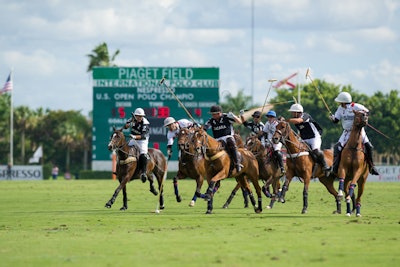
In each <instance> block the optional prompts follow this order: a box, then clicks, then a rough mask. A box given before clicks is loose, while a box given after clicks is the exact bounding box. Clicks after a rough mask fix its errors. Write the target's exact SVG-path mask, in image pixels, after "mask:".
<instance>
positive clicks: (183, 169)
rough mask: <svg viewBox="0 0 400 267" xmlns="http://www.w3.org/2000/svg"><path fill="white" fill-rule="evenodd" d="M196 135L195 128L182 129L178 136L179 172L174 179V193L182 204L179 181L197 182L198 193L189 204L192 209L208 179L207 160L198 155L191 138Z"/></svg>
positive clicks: (196, 192)
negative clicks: (193, 180) (192, 180)
mask: <svg viewBox="0 0 400 267" xmlns="http://www.w3.org/2000/svg"><path fill="white" fill-rule="evenodd" d="M193 133H194V129H193V128H190V129H188V128H182V129H180V130H179V132H178V135H177V141H178V142H177V143H178V148H179V151H180V157H179V165H178V172H177V174H176V176H175V177H174V180H173V183H174V192H175V197H176V201H178V202H181V201H182V198H181V196H180V195H179V188H178V180H180V179H184V178H186V177H190V178H193V179H195V180H196V191H195V193H194V195H193V197H192V200H191V201H190V203H189V206H190V207H194V205H195V203H196V200H197V197H201V192H200V191H201V187H202V185H203V182H204V177H206V169H205V160H204V157H203V155H201V154H198V153H196V150H195V147H194V144H193V142H191V137H192V135H193Z"/></svg>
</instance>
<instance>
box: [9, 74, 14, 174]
mask: <svg viewBox="0 0 400 267" xmlns="http://www.w3.org/2000/svg"><path fill="white" fill-rule="evenodd" d="M11 81H12V82H13V84H14V77H13V69H11ZM13 91H14V88H13V90H11V97H10V164H11V166H14V108H13V106H14V105H13Z"/></svg>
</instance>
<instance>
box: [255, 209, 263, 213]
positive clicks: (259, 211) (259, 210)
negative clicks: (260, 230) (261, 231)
mask: <svg viewBox="0 0 400 267" xmlns="http://www.w3.org/2000/svg"><path fill="white" fill-rule="evenodd" d="M254 211H255V212H256V213H257V214H258V213H261V212H262V209H259V208H255V209H254Z"/></svg>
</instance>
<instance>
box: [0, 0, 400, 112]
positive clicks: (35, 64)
mask: <svg viewBox="0 0 400 267" xmlns="http://www.w3.org/2000/svg"><path fill="white" fill-rule="evenodd" d="M0 6H1V13H2V15H1V16H0V25H1V26H0V86H1V87H2V86H3V84H4V83H5V81H6V79H7V76H8V75H9V73H10V70H13V83H14V91H13V101H14V106H28V107H29V108H31V109H37V108H39V107H42V108H44V109H47V108H49V109H51V110H80V111H81V112H82V114H84V115H87V114H88V113H89V111H91V110H92V107H93V103H92V79H91V73H90V72H87V66H88V64H89V59H88V57H87V55H88V54H90V53H91V52H92V50H93V49H94V48H95V47H96V46H97V45H99V44H100V43H103V42H106V43H107V45H108V48H109V51H110V54H112V53H114V52H115V51H116V50H117V49H119V50H120V54H119V55H118V56H117V58H116V60H115V64H117V65H118V66H127V67H146V66H149V67H219V68H220V97H221V100H223V98H224V97H225V96H227V95H228V94H231V95H232V96H235V95H236V94H237V93H238V92H239V91H243V93H244V94H245V95H248V96H252V97H253V103H254V104H257V103H259V104H261V105H262V104H263V102H264V99H265V98H266V95H267V91H268V89H269V87H270V82H268V80H269V79H278V80H280V79H283V78H285V77H287V76H289V75H290V74H292V73H295V72H298V73H299V74H298V75H297V76H295V78H293V79H292V80H291V82H294V83H297V84H306V83H309V82H310V79H306V77H305V73H306V70H307V69H308V68H310V69H311V72H310V77H311V79H313V80H314V79H321V80H325V81H327V82H329V83H334V84H336V85H351V86H352V88H353V89H354V90H356V91H358V92H360V93H365V94H367V95H372V94H374V93H376V92H378V91H380V92H383V93H385V94H386V93H388V92H389V91H391V90H399V89H400V88H399V87H400V86H399V85H400V1H398V0H146V1H143V0H130V1H129V0H121V1H120V0H107V1H104V0H85V1H82V0H79V1H78V0H68V1H67V0H64V1H62V0H41V1H31V0H18V1H9V0H0ZM274 95H275V91H274V90H272V92H271V93H270V97H273V96H274Z"/></svg>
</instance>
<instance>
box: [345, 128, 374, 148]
mask: <svg viewBox="0 0 400 267" xmlns="http://www.w3.org/2000/svg"><path fill="white" fill-rule="evenodd" d="M350 133H351V130H343V133H342V135H341V136H340V138H339V143H340V145H341V146H342V147H344V146H345V145H346V143H347V141H349V138H350ZM361 138H362V140H363V144H366V143H369V139H368V136H367V134H366V133H365V130H364V128H362V129H361Z"/></svg>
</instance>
